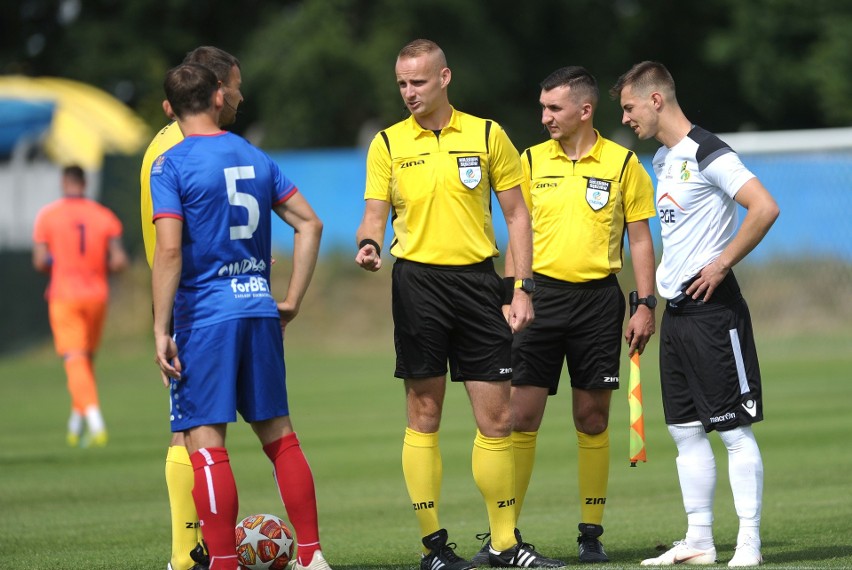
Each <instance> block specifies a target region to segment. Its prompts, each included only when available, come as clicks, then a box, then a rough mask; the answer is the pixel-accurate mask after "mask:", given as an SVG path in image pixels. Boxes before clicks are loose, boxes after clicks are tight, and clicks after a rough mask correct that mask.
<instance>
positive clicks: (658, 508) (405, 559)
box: [0, 267, 852, 570]
mask: <svg viewBox="0 0 852 570" xmlns="http://www.w3.org/2000/svg"><path fill="white" fill-rule="evenodd" d="M337 271H342V272H343V273H344V275H343V276H342V277H341V275H339V274H338V273H336V272H337ZM387 273H389V272H387ZM140 275H141V276H142V277H141V279H142V280H144V279H147V269H145V270H144V271H141V272H140ZM358 275H359V277H357V278H354V279H360V278H361V277H360V275H362V274H358ZM343 278H345V279H346V280H347V283H349V286H344V287H341V286H335V284H336V283H339V282H340V281H341V279H343ZM370 279H371V278H370V276H368V278H367V279H365V280H363V281H360V282H355V285H352V283H353V282H354V281H353V278H352V276H351V275H350V274H349V273H346V271H345V270H336V269H333V268H332V269H329V268H328V267H324V268H321V269H320V270H319V274H318V280H317V283H316V285H315V286H314V288H312V292H311V294H310V295H309V296H308V298H307V299H306V304H305V307H304V308H303V313H302V315H300V317H299V320H297V321H296V322H295V323H294V324H293V325H292V326H291V327H290V328H288V338H287V350H288V354H287V362H288V377H289V390H290V396H291V406H292V408H291V409H292V414H293V421H294V425H295V427H296V429H297V431H298V433H299V437H300V439H301V441H302V443H303V447H304V449H305V452H306V454H307V456H308V459H309V461H310V463H311V466H312V468H313V470H314V475H315V478H316V482H317V492H318V499H319V509H320V523H321V533H322V540H323V548H324V551H325V553H326V556H327V558H328V559H329V561H330V562H331V564H332V566H333V567H334V568H335V569H336V570H340V569H355V568H369V569H384V568H388V569H389V568H411V569H415V568H419V564H418V562H419V560H418V553H419V548H418V529H417V524H416V522H415V518H414V516H413V514H412V512H411V508H410V506H409V504H408V503H409V501H408V497H407V494H406V491H405V485H404V482H403V479H402V473H401V466H400V463H401V462H400V452H401V446H402V436H403V428H404V421H405V420H404V409H403V392H402V386H401V384H400V382H399V381H398V380H395V379H393V378H392V364H393V357H392V354H391V346H392V343H391V340H390V336H389V334H390V333H389V331H390V329H389V327H388V325H387V312H388V307H387V303H386V301H385V298H386V295H385V287H386V286H387V275H385V276H383V277H377V278H375V279H373V280H372V281H371V280H370ZM757 290H761V289H757ZM764 298H765V296H764ZM114 299H115V302H114V303H113V308H112V312H111V313H110V318H109V320H108V329H107V334H106V341H105V343H104V346H103V347H102V350H101V353H100V355H99V358H98V361H97V372H98V376H99V383H100V388H101V399H102V404H103V408H104V415H105V418H106V421H107V424H108V427H109V430H110V443H109V445H108V446H107V447H106V448H103V449H70V448H68V447H66V446H65V422H66V418H67V414H68V396H67V393H66V391H65V385H64V382H65V380H64V374H63V370H62V366H61V363H60V361H59V360H58V358H56V357H55V355H54V354H53V351H52V349H51V347H50V346H49V345H47V344H45V345H44V346H42V347H38V348H34V349H30V350H28V351H26V352H23V353H17V354H13V355H6V356H4V357H2V358H0V379H1V380H0V411H2V414H0V570H6V569H17V570H29V569H43V570H48V569H50V570H79V569H87V570H99V569H104V570H106V569H113V568H122V569H146V570H147V569H154V570H163V569H164V568H165V567H166V562H167V560H168V556H169V547H170V538H169V514H168V502H167V497H166V489H165V482H164V479H163V468H164V458H165V452H166V445H167V442H168V437H169V434H168V433H167V430H168V424H167V417H168V414H167V412H168V401H167V392H166V391H165V389H164V388H162V386H161V385H160V381H159V376H158V374H157V371H156V369H155V366H154V364H153V363H152V345H151V342H150V340H149V337H148V332H147V331H148V329H149V323H150V301H149V298H148V297H147V295H146V294H145V293H144V292H140V291H139V288H122V289H119V290H118V291H117V293H116V295H115V298H114ZM818 300H819V299H817V300H815V301H814V305H813V306H814V307H816V306H817V305H816V301H818ZM845 303H846V304H845V305H843V307H841V308H836V309H834V312H835V313H836V315H837V316H838V319H837V322H836V323H835V324H836V326H832V327H831V328H829V329H828V331H827V332H826V331H823V332H821V333H810V332H808V333H807V334H805V333H802V332H799V333H793V332H791V330H790V328H789V327H786V326H784V327H782V326H779V325H776V321H768V320H763V319H761V318H760V317H756V319H755V325H756V330H757V338H758V349H759V352H760V355H761V360H762V369H763V377H764V390H765V410H766V412H765V415H766V421H765V422H762V423H760V424H758V425H757V426H756V427H755V432H756V434H757V437H758V441H759V443H760V445H761V449H762V453H763V460H764V465H765V470H766V481H765V493H764V510H763V526H762V538H763V554H764V557H765V559H766V567H767V568H852V475H850V473H852V451H850V446H849V439H850V437H852V414H850V404H852V383H850V378H852V372H850V371H852V350H850V347H851V346H852V331H850V328H849V326H848V320H845V319H844V318H843V315H845V314H848V310H849V309H848V307H849V304H848V302H845ZM844 311H845V312H844ZM776 312H777V311H776ZM317 323H324V326H319V325H318V324H317ZM332 325H338V326H337V327H336V328H335V327H334V326H332ZM332 329H333V330H332ZM782 329H783V330H782ZM809 330H813V329H809ZM344 331H348V333H349V334H348V335H347V334H343V332H344ZM838 331H840V332H838ZM844 331H845V332H844ZM648 350H649V352H648V353H647V356H646V357H644V358H643V361H642V373H643V380H644V381H643V390H644V398H645V424H646V429H647V447H648V458H649V459H648V463H646V464H640V465H639V466H638V467H636V468H631V467H629V463H628V460H627V444H628V429H627V420H628V408H627V401H626V398H627V394H626V390H625V389H622V390H621V391H619V392H618V393H617V394H616V396H615V398H614V399H613V409H612V418H611V428H610V429H611V432H610V433H611V441H612V457H613V464H612V469H611V474H610V490H609V496H608V501H607V509H606V516H605V520H604V526H605V527H606V534H605V535H604V537H603V542H604V544H605V546H606V549H607V552H608V554H609V555H610V558H611V560H612V563H611V564H608V565H605V566H599V568H601V569H602V570H603V569H606V568H632V567H638V562H639V561H640V560H641V559H643V558H647V557H650V556H654V555H656V554H655V548H656V547H657V546H658V545H664V546H666V547H667V546H669V545H670V543H671V542H672V541H673V540H677V539H680V538H682V536H683V534H684V531H685V527H686V522H685V515H684V513H683V507H682V504H681V499H680V492H679V488H678V484H677V475H676V471H675V465H674V456H675V448H674V444H673V443H672V441H671V439H670V437H669V435H668V432H667V431H666V429H665V426H664V425H663V419H662V410H661V405H660V396H659V382H658V376H657V365H656V355H657V347H656V345H655V343H654V342H652V343H651V345H649V349H648ZM627 370H628V367H627V366H626V358H625V365H624V366H622V376H623V377H624V378H625V379H626V376H627ZM562 392H563V393H561V394H559V395H558V396H556V397H554V398H551V401H550V404H549V409H548V412H547V414H546V416H545V422H544V425H543V427H542V430H541V433H540V436H539V447H538V459H537V464H536V471H535V473H534V475H533V480H532V483H531V486H530V490H529V493H528V495H527V499H526V502H525V506H524V512H523V515H522V517H521V520H520V522H519V526H520V528H521V530H522V531H523V533H524V537H525V538H526V539H527V540H529V541H530V542H532V543H533V544H535V545H536V546H537V547H538V548H539V549H540V550H541V551H542V552H544V553H546V554H548V555H552V556H558V557H561V558H564V559H565V560H567V561H568V562H569V563H570V564H571V565H577V562H576V541H575V539H576V534H577V532H576V527H577V523H578V522H579V520H578V517H579V506H578V498H577V491H576V443H575V436H574V430H573V427H572V424H571V419H570V401H569V399H570V394H569V392H568V391H566V390H563V391H562ZM473 435H474V425H473V421H472V417H471V414H470V411H469V405H468V403H467V401H466V397H465V396H464V390H463V389H462V388H461V387H460V386H452V387H451V389H450V390H449V391H448V400H447V403H446V407H445V413H444V423H443V426H442V430H441V447H442V453H443V459H444V485H443V493H442V502H441V511H440V512H441V521H442V524H443V525H445V526H446V527H447V528H448V529H449V531H450V537H451V540H452V541H454V542H456V543H458V552H459V553H460V554H461V555H465V556H471V555H472V554H473V553H474V552H475V551H476V550H478V548H479V546H480V545H479V542H478V541H476V540H475V538H474V535H475V534H476V533H478V532H482V531H484V530H486V527H487V522H486V515H485V510H484V506H483V505H482V502H481V499H480V497H479V492H478V491H477V489H476V487H475V486H474V483H473V480H472V477H471V474H470V453H471V446H472V440H473ZM712 441H713V443H714V447H715V449H716V452H717V464H718V471H719V479H718V484H717V492H716V505H715V516H716V522H715V527H714V528H715V536H716V545H717V550H718V554H719V559H720V560H721V561H722V562H723V564H722V566H724V563H725V562H727V560H728V559H730V557H731V556H732V554H733V549H734V541H735V538H736V529H737V521H736V515H735V512H734V507H733V503H732V499H731V493H730V488H729V486H728V482H727V458H726V456H725V454H724V448H723V447H722V446H721V443H720V442H719V440H718V437H716V436H714V437H713V438H712ZM228 443H229V448H230V451H231V458H232V465H233V467H234V471H235V475H236V478H237V484H238V486H239V489H240V515H241V516H244V515H247V514H251V513H256V512H272V513H276V514H279V515H282V516H285V518H286V513H284V510H283V507H282V505H281V504H280V501H279V499H278V495H277V492H276V489H275V487H274V483H273V480H272V477H271V469H270V465H269V463H268V461H267V459H266V457H265V456H264V455H263V453H262V452H261V450H260V449H259V446H258V445H257V442H256V440H255V439H254V436H253V435H252V433H251V430H250V429H249V428H248V427H247V426H246V425H244V424H237V425H235V426H232V427H231V432H230V434H229V442H228Z"/></svg>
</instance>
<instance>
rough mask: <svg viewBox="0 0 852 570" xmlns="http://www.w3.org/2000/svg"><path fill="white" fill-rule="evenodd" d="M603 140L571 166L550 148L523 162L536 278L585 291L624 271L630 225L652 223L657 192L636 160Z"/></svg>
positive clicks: (532, 151) (554, 145) (554, 144)
mask: <svg viewBox="0 0 852 570" xmlns="http://www.w3.org/2000/svg"><path fill="white" fill-rule="evenodd" d="M595 134H597V137H598V138H597V141H596V142H595V144H594V146H593V147H592V149H591V150H590V151H589V153H588V154H587V155H585V156H583V157H582V158H581V159H579V160H571V159H570V158H568V156H567V155H566V154H565V152H564V151H563V150H562V147H561V146H560V144H559V142H558V141H555V140H549V141H547V142H543V143H541V144H539V145H536V146H534V147H531V148H528V149H527V150H526V151H524V153H523V154H522V155H521V164H522V166H523V170H524V175H525V176H524V183H523V185H522V187H521V188H522V190H523V193H524V200H525V201H526V203H527V207H528V208H529V210H530V212H531V214H532V227H533V264H532V265H533V271H534V272H536V273H541V274H542V275H547V276H548V277H552V278H554V279H561V280H563V281H570V282H572V283H581V282H585V281H592V280H595V279H603V278H604V277H606V276H608V275H610V274H611V273H618V272H619V271H620V270H621V267H622V263H623V260H622V254H623V249H624V231H625V224H626V223H628V222H635V221H638V220H644V219H647V218H652V217H654V215H655V213H656V208H655V206H654V186H653V184H652V183H651V177H650V176H649V175H648V173H647V172H646V171H645V169H644V168H643V167H642V165H641V164H640V163H639V159H638V158H637V157H636V154H635V153H634V152H632V151H630V150H628V149H626V148H624V147H623V146H621V145H619V144H616V143H614V142H612V141H610V140H608V139H605V138H603V137H602V136H601V135H600V133H598V132H597V131H595Z"/></svg>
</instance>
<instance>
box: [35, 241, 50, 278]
mask: <svg viewBox="0 0 852 570" xmlns="http://www.w3.org/2000/svg"><path fill="white" fill-rule="evenodd" d="M51 261H52V260H51V258H50V250H49V249H47V244H46V243H37V244H35V245H33V267H34V268H35V270H36V271H40V272H42V273H50V266H51V264H52V263H51Z"/></svg>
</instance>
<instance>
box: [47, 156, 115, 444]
mask: <svg viewBox="0 0 852 570" xmlns="http://www.w3.org/2000/svg"><path fill="white" fill-rule="evenodd" d="M85 190H86V175H85V172H84V171H83V169H82V168H80V167H79V166H76V165H73V166H67V167H65V168H64V169H63V171H62V198H61V199H59V200H57V201H55V202H52V203H50V204H48V205H47V206H45V207H44V208H42V209H41V210H40V211H39V213H38V216H37V217H36V220H35V228H34V231H33V242H34V245H33V266H34V267H35V268H36V270H38V271H42V272H44V273H47V274H49V275H50V283H49V285H48V288H47V292H46V293H45V297H46V298H47V301H48V312H49V315H50V328H51V330H52V331H53V339H54V343H55V345H56V352H57V353H59V355H60V356H61V357H62V359H63V361H64V364H65V374H66V376H67V378H68V391H69V392H70V394H71V416H70V418H69V419H68V436H67V439H68V445H71V446H72V447H76V446H78V445H80V444H81V443H83V444H85V445H93V446H97V447H103V446H104V445H106V443H107V430H106V425H105V424H104V419H103V415H102V414H101V408H100V402H99V400H98V389H97V385H96V383H95V371H94V366H93V359H94V355H95V351H96V350H97V348H98V345H99V344H100V340H101V332H102V330H103V324H104V317H105V316H106V308H107V298H108V295H109V284H108V282H107V275H108V274H109V273H110V272H117V271H122V270H123V269H124V268H125V267H127V254H126V253H125V251H124V248H123V247H122V245H121V232H122V225H121V222H120V221H119V220H118V218H117V217H116V216H115V214H113V213H112V211H110V210H109V209H108V208H106V207H105V206H102V205H101V204H99V203H97V202H96V201H94V200H90V199H88V198H86V197H85V195H84V194H85ZM84 428H87V431H86V432H85V438H84Z"/></svg>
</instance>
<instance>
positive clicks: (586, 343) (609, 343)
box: [512, 275, 626, 395]
mask: <svg viewBox="0 0 852 570" xmlns="http://www.w3.org/2000/svg"><path fill="white" fill-rule="evenodd" d="M535 280H536V290H535V294H534V295H533V309H535V320H534V321H533V322H532V324H531V325H530V326H529V327H527V328H526V329H524V330H523V331H521V332H520V333H518V334H516V335H515V339H514V342H513V343H512V368H513V369H514V377H513V378H512V385H513V386H541V387H544V388H547V389H548V390H549V393H550V394H551V395H552V394H556V390H557V388H558V386H559V377H560V376H561V374H562V362H563V360H564V361H565V363H566V364H567V365H568V374H569V375H570V377H571V386H572V387H573V388H580V389H583V390H593V389H610V390H616V389H618V386H619V378H618V377H619V363H620V360H621V331H622V325H623V323H624V311H625V305H626V304H625V301H624V294H623V293H622V292H621V288H620V287H619V285H618V280H617V279H616V277H615V275H610V276H609V277H607V278H605V279H600V280H597V281H590V282H587V283H568V282H566V281H560V280H557V279H551V278H548V277H545V276H543V275H536V276H535Z"/></svg>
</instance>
